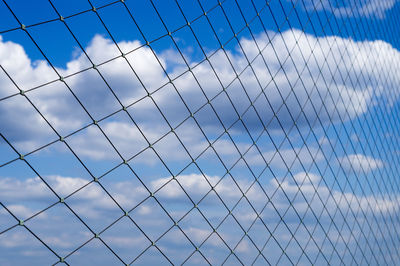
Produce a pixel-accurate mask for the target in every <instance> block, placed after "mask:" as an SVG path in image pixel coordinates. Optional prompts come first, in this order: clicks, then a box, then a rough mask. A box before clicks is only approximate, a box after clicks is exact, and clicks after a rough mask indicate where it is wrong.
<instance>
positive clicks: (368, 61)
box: [0, 30, 400, 160]
mask: <svg viewBox="0 0 400 266" xmlns="http://www.w3.org/2000/svg"><path fill="white" fill-rule="evenodd" d="M257 43H258V45H259V47H265V49H264V50H263V52H262V56H260V55H258V50H257V48H256V46H255V45H254V42H253V41H251V40H249V39H246V38H242V39H241V45H242V47H243V49H244V52H245V54H246V56H247V58H249V60H252V61H253V62H252V68H253V69H254V72H255V73H256V77H257V79H258V81H257V80H256V78H255V76H254V74H253V73H252V71H251V70H250V68H247V69H245V66H246V65H247V61H246V58H245V57H244V55H243V54H242V53H241V51H240V50H239V48H236V50H227V51H226V53H227V55H228V57H229V59H230V60H231V62H232V64H233V67H234V69H235V70H236V71H237V72H238V73H239V72H241V71H243V70H244V71H243V72H242V73H241V74H240V76H239V78H240V80H241V81H242V82H243V84H244V86H245V90H246V92H247V93H248V95H249V97H250V100H251V101H252V102H253V106H254V108H255V110H257V112H258V113H259V115H260V117H261V119H262V122H263V123H264V124H267V123H268V122H269V121H271V119H272V118H273V117H274V115H273V114H274V113H276V117H277V119H278V120H279V122H280V123H281V125H282V126H283V127H285V128H286V127H287V128H288V127H290V126H291V125H293V120H292V118H293V119H297V121H296V124H297V125H298V126H300V127H301V126H302V125H305V124H307V120H308V121H310V123H312V122H313V121H314V120H315V119H317V115H318V117H319V119H320V121H322V122H323V123H325V121H332V122H336V121H346V120H348V119H352V118H354V117H356V116H358V115H361V114H363V113H364V112H366V110H367V108H368V107H369V106H371V105H373V104H375V103H376V99H377V98H378V97H385V93H392V92H389V91H390V89H391V87H392V86H397V84H400V79H399V77H398V75H395V73H397V72H398V70H397V69H396V64H388V63H387V62H390V61H391V60H398V59H397V58H399V57H400V55H399V53H398V51H397V50H396V49H394V48H392V47H391V46H390V44H388V43H385V42H383V41H364V42H356V41H353V40H351V39H343V38H340V37H336V36H332V37H314V36H311V35H308V34H304V33H302V32H300V31H297V30H294V31H293V32H291V31H287V32H284V33H282V34H281V35H277V37H276V38H275V39H273V40H272V43H271V44H269V43H268V38H267V36H266V35H265V34H264V35H262V34H261V35H259V36H258V37H257ZM285 44H286V45H287V46H288V48H289V49H290V54H291V58H292V59H293V60H294V61H292V59H290V58H288V52H287V51H286V50H285V48H284V47H285ZM119 45H120V47H121V49H122V50H123V51H130V50H134V49H136V50H135V51H134V52H132V53H129V54H128V55H126V59H127V61H126V60H125V59H123V58H118V59H115V60H112V61H110V62H109V63H107V64H104V65H101V66H98V67H97V68H98V70H99V71H100V72H101V74H102V75H103V78H104V79H105V80H106V81H107V83H108V84H109V86H110V87H111V88H112V89H113V90H114V93H115V95H116V96H117V97H118V99H119V100H120V101H121V103H122V104H123V105H128V104H131V103H133V102H135V101H137V100H139V102H137V103H136V104H135V105H133V106H131V107H130V108H128V112H129V113H130V114H131V116H132V117H133V119H134V120H135V122H137V124H138V126H139V128H140V129H141V130H142V131H143V132H144V133H145V136H146V137H148V138H149V140H150V141H155V140H156V139H157V137H161V136H163V134H165V133H166V132H168V131H169V130H170V127H169V125H168V124H167V122H166V121H165V120H164V118H163V117H162V115H161V114H160V112H159V111H158V109H157V107H156V105H155V104H154V102H155V103H156V104H157V106H158V108H159V109H160V110H161V111H162V113H163V115H164V117H165V118H166V119H167V121H168V123H169V124H170V125H171V126H173V127H175V126H176V125H177V124H179V123H180V122H181V121H183V120H184V119H185V118H187V117H188V116H189V111H188V110H187V109H186V107H185V106H184V104H183V102H182V100H181V99H180V97H179V95H178V94H177V93H176V91H175V89H174V87H173V86H172V85H171V84H169V83H168V78H167V76H166V75H165V73H164V72H163V70H162V68H161V66H163V67H165V68H167V69H168V73H169V74H170V75H171V76H173V77H174V76H178V74H180V73H182V71H183V68H182V66H181V65H177V64H176V62H170V61H171V59H170V58H171V56H167V55H166V54H170V53H172V51H169V53H162V52H161V53H159V54H158V55H157V57H158V58H159V60H160V63H161V66H160V64H159V63H158V62H157V60H156V57H155V56H154V55H153V53H152V51H151V50H150V49H149V48H148V47H141V48H139V49H137V48H138V47H139V46H140V45H141V44H140V42H138V41H129V42H121V43H119ZM0 46H1V47H0V48H1V49H0V50H1V51H2V52H1V54H0V63H1V65H2V67H3V68H4V69H5V70H6V71H7V73H8V74H9V75H10V76H11V77H12V78H13V80H14V81H15V82H16V83H17V85H18V86H19V87H20V89H22V90H28V89H30V88H32V87H35V86H38V85H40V84H43V83H45V82H49V81H51V80H55V79H57V78H58V76H57V75H56V73H55V72H54V71H53V70H52V69H51V68H50V67H49V65H48V64H47V63H45V62H44V61H35V62H32V61H31V60H30V59H29V56H28V55H27V54H26V53H25V51H24V48H23V47H22V46H21V45H19V44H16V43H14V42H11V41H7V42H5V41H0ZM273 48H275V49H273ZM86 50H87V54H88V55H89V56H90V58H91V59H92V61H93V62H94V63H95V64H100V63H101V62H104V61H105V60H108V59H110V58H113V57H115V56H118V50H117V49H116V47H115V45H114V44H113V43H112V42H111V41H110V40H108V39H106V38H104V37H102V36H100V35H97V36H95V37H94V38H93V40H92V42H91V43H90V44H89V46H88V47H87V48H86ZM371 53H379V54H380V55H381V56H380V57H379V58H377V57H369V56H368V54H371ZM176 56H178V55H177V54H176ZM303 57H304V58H305V59H306V60H307V63H306V62H305V61H304V60H303ZM262 59H265V60H266V62H267V63H268V65H267V67H268V69H269V71H267V67H266V65H265V62H264V61H263V60H262ZM128 62H129V63H130V65H129V64H128ZM210 62H211V64H212V67H213V68H214V69H215V72H216V73H217V75H218V78H219V79H220V80H221V82H222V84H223V85H224V86H227V85H228V84H230V83H231V82H232V81H234V80H235V77H236V74H235V72H234V70H233V69H232V67H231V66H230V64H229V62H228V60H227V57H226V56H225V54H224V53H223V52H222V51H219V52H217V53H216V54H214V55H213V56H212V57H211V58H210ZM321 62H324V63H323V64H322V63H321ZM189 63H190V65H195V64H196V62H195V61H193V62H189ZM281 64H282V66H281ZM389 65H390V66H391V70H390V71H386V73H388V75H390V79H387V80H391V81H392V82H393V84H388V83H387V81H385V80H383V79H382V78H381V77H380V76H379V75H378V73H377V72H376V71H374V69H376V68H377V67H378V68H379V69H382V70H383V71H384V70H385V69H387V68H388V66H389ZM88 66H90V65H88V59H87V58H86V57H85V55H83V54H81V55H78V56H77V57H76V58H75V59H73V60H71V61H70V62H67V64H66V68H57V69H56V71H57V72H58V73H59V74H60V75H61V76H67V75H70V74H73V73H75V72H77V71H79V70H82V69H85V68H86V67H88ZM337 66H339V68H338V70H337V71H335V72H334V73H332V72H331V70H332V69H336V68H337ZM350 66H352V67H350ZM131 67H132V68H133V70H134V71H135V73H136V74H137V76H136V75H135V74H134V72H133V71H132V69H131ZM393 68H394V69H393ZM282 69H284V71H282ZM192 71H193V73H194V75H195V76H196V78H197V80H198V82H199V83H200V85H201V87H202V89H203V90H204V92H205V93H206V95H207V96H208V97H209V98H212V97H214V96H216V95H217V94H218V93H220V92H221V91H222V87H221V84H220V83H219V81H218V79H217V77H216V76H215V75H214V74H213V71H212V69H211V66H210V65H209V63H208V62H207V61H205V62H203V63H201V64H198V65H197V66H196V67H195V68H193V70H192ZM299 74H300V77H301V80H299ZM342 75H345V76H347V75H349V78H348V79H345V80H343V79H342V78H341V77H342ZM360 75H362V76H363V77H365V79H364V80H365V82H363V83H360V82H354V81H355V79H356V78H357V77H359V76H360ZM272 77H273V80H274V81H273V82H272ZM322 77H323V78H322ZM103 78H102V77H101V76H100V75H99V73H98V72H97V71H96V70H94V69H91V70H87V71H84V72H82V73H80V74H77V75H74V76H71V77H69V78H65V82H66V84H68V86H69V87H70V88H71V90H72V91H73V92H74V94H75V95H76V96H77V97H78V99H79V100H80V101H81V103H82V104H83V105H84V107H85V108H86V110H87V112H89V114H90V115H91V116H92V117H93V118H94V119H100V118H102V117H104V116H106V115H108V114H110V113H112V112H115V111H117V110H120V109H121V108H122V106H121V105H120V104H119V103H118V100H117V99H116V98H115V97H114V96H113V94H112V93H111V92H110V90H109V88H108V87H107V85H106V83H105V82H104V81H103ZM0 83H1V86H2V88H3V90H2V95H3V96H7V95H10V94H12V93H16V92H18V90H17V89H16V88H15V86H14V85H13V84H12V83H11V82H10V80H9V78H8V77H7V76H6V75H5V73H3V72H1V74H0ZM141 84H143V85H144V86H145V87H146V88H147V89H148V91H149V92H150V93H151V92H154V91H155V90H157V89H158V88H160V87H162V86H163V87H162V88H161V89H160V90H159V91H157V92H155V93H154V94H152V99H154V102H153V100H151V99H150V98H149V97H146V95H147V92H146V91H145V90H144V88H143V87H142V85H141ZM173 84H174V85H175V86H176V88H177V90H178V91H179V93H180V94H181V96H182V98H183V99H184V100H185V101H186V103H187V106H188V108H189V109H190V111H191V112H194V111H196V110H198V108H199V107H200V106H202V105H203V104H205V103H206V102H207V100H206V98H205V97H204V95H203V94H202V92H201V90H200V87H199V85H198V84H197V82H196V80H195V79H194V78H193V76H192V75H191V74H190V73H187V74H185V75H182V76H180V77H179V78H177V79H176V80H174V81H173ZM259 84H260V85H261V87H260V85H259ZM261 88H263V89H265V90H264V93H265V95H264V94H262V93H261ZM278 90H279V91H278ZM317 91H318V93H317ZM226 92H227V93H228V95H229V96H230V98H231V100H232V102H233V104H234V106H235V108H236V109H237V111H238V112H239V114H240V115H243V113H244V112H245V110H246V109H247V107H249V106H250V104H251V103H250V101H249V100H248V99H247V96H246V95H245V94H244V90H243V88H242V87H241V85H240V83H239V82H238V81H237V80H236V81H234V82H233V83H232V84H231V85H230V86H229V88H228V89H227V90H226ZM259 94H261V96H260V97H258V98H257V96H258V95H259ZM27 95H28V97H29V98H30V99H31V100H32V102H33V103H34V104H35V105H36V106H37V107H38V109H39V110H40V111H41V112H42V114H43V115H44V116H45V117H46V119H48V121H49V122H50V123H51V124H52V125H53V126H54V128H55V129H56V130H57V131H58V132H60V134H61V135H65V134H68V133H70V132H72V131H74V130H77V129H78V128H80V127H82V126H83V125H87V124H90V123H91V122H92V121H91V119H90V118H89V115H88V114H87V113H86V111H85V110H83V108H81V107H80V105H79V103H78V102H77V101H76V100H75V99H74V97H73V96H72V94H71V93H70V92H69V90H68V88H67V87H66V86H65V84H64V83H62V82H61V81H56V82H54V83H51V84H50V85H46V86H44V87H40V88H38V89H37V90H34V91H32V92H29V93H28V94H27ZM282 97H283V98H282ZM321 97H322V99H321ZM387 98H389V97H387ZM396 99H397V98H396ZM211 104H212V105H213V107H214V108H215V110H216V112H217V114H218V116H219V118H220V119H221V121H222V123H224V125H225V126H226V127H229V126H230V125H231V124H232V123H233V122H234V121H236V120H237V119H238V116H237V114H236V113H235V111H234V109H233V107H232V104H231V103H230V101H229V99H228V98H227V96H226V94H225V93H222V94H219V96H217V97H216V98H214V99H213V100H212V101H211ZM0 109H1V112H0V122H1V123H0V125H1V131H2V132H3V134H4V135H5V136H6V137H7V138H8V139H10V140H12V141H13V142H15V143H16V144H17V146H18V147H20V148H21V149H23V150H24V151H30V150H32V149H34V148H35V147H38V146H40V145H43V144H45V143H47V142H49V141H50V140H54V139H55V138H56V135H55V134H54V133H53V132H52V130H51V129H50V128H49V127H48V126H47V125H46V123H45V122H44V120H43V119H42V118H41V117H40V116H39V115H38V114H37V112H36V111H35V110H34V109H33V108H32V107H31V106H30V104H29V103H28V102H27V101H26V100H25V99H24V98H23V97H22V96H15V97H11V98H9V99H7V100H3V101H2V102H1V104H0ZM15 110H18V112H16V111H15ZM204 110H206V109H205V108H203V109H202V110H201V111H199V112H198V113H197V114H196V115H195V117H196V119H197V120H198V121H199V123H200V124H201V125H202V127H204V130H205V131H206V132H207V134H208V135H209V137H212V135H213V134H216V133H220V129H221V125H220V122H219V121H218V119H217V117H216V116H215V114H214V113H213V111H212V110H211V109H209V110H208V111H207V112H205V111H204ZM250 110H251V111H247V112H246V113H245V114H244V115H243V116H242V119H243V121H244V123H245V124H246V126H247V127H248V128H249V129H250V130H253V129H257V128H259V127H260V126H261V125H262V123H260V121H259V118H258V116H257V115H256V113H255V112H254V110H253V109H250ZM302 112H304V114H303V113H302ZM317 124H318V123H317ZM186 125H187V124H186ZM100 126H101V127H102V128H103V129H104V131H105V132H106V134H109V135H110V136H111V135H112V136H114V141H115V142H116V143H118V145H117V146H118V149H120V150H121V151H124V150H127V152H123V153H124V154H126V155H127V156H128V155H132V153H129V151H128V148H126V147H128V146H129V147H131V146H132V147H133V144H135V145H136V144H138V145H137V146H138V147H142V146H143V145H147V142H146V141H145V140H144V139H143V138H142V137H141V136H140V134H139V133H138V129H137V128H136V127H135V126H133V125H132V121H130V118H129V117H128V116H126V114H124V113H123V112H119V113H118V114H116V115H114V116H112V117H110V118H108V119H106V120H105V121H102V122H101V125H100ZM269 127H270V128H271V129H274V128H275V129H278V128H280V126H279V124H278V123H274V122H273V123H271V124H270V125H269ZM189 130H191V131H190V132H192V133H195V134H193V137H192V138H190V137H189V138H187V143H188V145H187V146H188V147H194V148H193V149H192V150H193V152H194V154H198V153H199V151H201V150H202V149H204V147H206V145H207V143H206V141H205V139H204V137H202V136H201V132H200V131H199V129H198V128H197V126H196V125H195V123H192V124H191V125H189V126H187V127H186V129H185V130H184V131H183V130H182V131H181V132H180V134H181V135H183V134H185V133H184V132H189ZM95 131H97V130H96V129H91V128H89V129H88V130H86V131H85V133H86V135H82V136H81V139H82V140H83V139H84V141H82V140H79V139H78V140H74V141H76V142H77V143H79V145H78V146H79V147H80V150H81V151H82V154H83V155H84V156H88V157H91V158H95V159H106V158H107V157H109V154H112V153H104V152H99V150H100V149H96V147H101V149H103V146H102V144H100V142H101V141H99V140H95V139H94V138H95V137H94V135H98V136H101V134H98V132H97V133H96V134H95V133H94V132H95ZM236 133H237V132H236ZM239 133H240V132H239ZM101 137H102V136H101ZM182 138H183V136H182ZM86 141H89V142H97V145H96V143H93V145H92V144H91V145H88V144H86ZM126 143H130V144H129V145H125V144H126ZM131 144H132V145H131ZM197 144H198V145H197ZM177 145H178V144H177ZM89 147H90V148H89ZM91 149H93V150H91ZM112 156H114V155H112ZM178 157H179V156H178ZM171 158H172V157H171ZM176 159H177V160H178V159H180V158H176Z"/></svg>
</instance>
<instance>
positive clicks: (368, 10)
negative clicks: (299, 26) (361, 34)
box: [306, 0, 398, 19]
mask: <svg viewBox="0 0 400 266" xmlns="http://www.w3.org/2000/svg"><path fill="white" fill-rule="evenodd" d="M397 3H398V0H361V1H353V0H345V1H340V4H339V3H337V2H335V3H332V2H330V1H328V0H322V1H321V0H318V1H317V0H307V1H306V8H307V9H308V10H314V9H316V10H322V9H325V10H327V11H329V12H331V13H332V14H334V15H335V16H336V17H339V18H341V17H344V18H346V17H376V18H380V19H384V18H385V17H386V13H387V12H388V11H389V10H391V9H392V8H393V7H394V6H395V5H396V4H397Z"/></svg>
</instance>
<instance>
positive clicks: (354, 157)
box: [339, 154, 384, 174]
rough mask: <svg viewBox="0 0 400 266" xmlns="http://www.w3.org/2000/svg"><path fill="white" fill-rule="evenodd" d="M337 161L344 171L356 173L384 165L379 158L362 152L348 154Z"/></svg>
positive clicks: (366, 171) (369, 170)
mask: <svg viewBox="0 0 400 266" xmlns="http://www.w3.org/2000/svg"><path fill="white" fill-rule="evenodd" d="M339 163H340V166H341V167H343V169H344V170H345V171H346V172H348V173H352V172H354V173H356V174H360V173H368V172H371V171H373V170H375V169H378V168H382V167H383V166H384V163H383V162H382V161H381V160H379V159H375V158H372V157H370V156H365V155H363V154H350V155H348V156H345V157H342V158H339Z"/></svg>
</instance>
